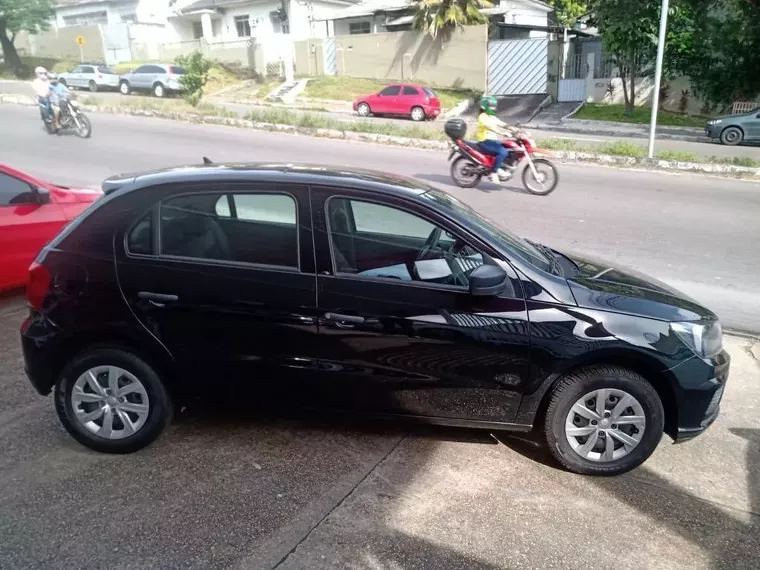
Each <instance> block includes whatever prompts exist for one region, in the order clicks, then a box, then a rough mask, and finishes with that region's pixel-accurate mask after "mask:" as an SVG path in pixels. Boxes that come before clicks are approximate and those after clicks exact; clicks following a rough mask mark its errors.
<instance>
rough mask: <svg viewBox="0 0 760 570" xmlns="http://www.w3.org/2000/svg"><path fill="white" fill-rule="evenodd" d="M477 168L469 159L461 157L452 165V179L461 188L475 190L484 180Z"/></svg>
mask: <svg viewBox="0 0 760 570" xmlns="http://www.w3.org/2000/svg"><path fill="white" fill-rule="evenodd" d="M477 168H478V167H477V165H476V164H475V163H474V162H472V161H471V160H470V159H469V158H466V157H464V156H460V157H459V158H457V159H456V160H455V161H454V162H452V163H451V179H452V180H453V181H454V183H455V184H456V185H457V186H459V187H460V188H474V187H475V186H477V185H478V184H479V183H480V179H481V178H482V176H481V175H480V174H479V173H478V172H477Z"/></svg>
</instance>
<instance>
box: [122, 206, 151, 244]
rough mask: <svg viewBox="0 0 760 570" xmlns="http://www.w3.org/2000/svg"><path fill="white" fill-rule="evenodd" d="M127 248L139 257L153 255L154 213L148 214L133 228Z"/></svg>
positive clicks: (128, 237)
mask: <svg viewBox="0 0 760 570" xmlns="http://www.w3.org/2000/svg"><path fill="white" fill-rule="evenodd" d="M127 248H128V249H129V252H130V253H136V254H139V255H152V254H153V212H152V211H151V212H148V213H147V214H145V215H144V216H143V217H142V218H140V220H139V221H138V222H137V223H136V224H135V225H134V226H132V229H131V230H130V232H129V234H128V235H127Z"/></svg>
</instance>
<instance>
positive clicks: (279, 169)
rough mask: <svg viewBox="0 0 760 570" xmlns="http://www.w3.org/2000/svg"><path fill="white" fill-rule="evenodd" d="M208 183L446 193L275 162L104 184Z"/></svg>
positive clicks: (404, 181) (119, 178) (348, 171)
mask: <svg viewBox="0 0 760 570" xmlns="http://www.w3.org/2000/svg"><path fill="white" fill-rule="evenodd" d="M204 160H208V159H204ZM206 180H214V181H224V180H227V181H230V182H233V181H237V182H240V181H250V182H292V183H299V184H310V185H318V186H338V187H344V188H357V189H366V190H373V191H378V192H381V193H383V194H387V195H395V196H398V197H407V198H414V197H417V196H420V195H422V194H424V193H425V192H431V191H432V192H440V193H443V192H442V191H440V190H438V189H436V188H433V187H432V186H429V185H427V184H424V183H423V182H420V181H418V180H415V179H414V178H410V177H407V176H402V175H397V174H389V173H385V172H378V171H374V170H367V169H361V168H348V167H342V166H326V165H319V164H298V163H275V162H257V163H225V164H216V163H211V161H208V162H207V163H204V164H202V165H189V166H179V167H173V168H164V169H160V170H153V171H149V172H140V173H133V174H119V175H115V176H111V177H109V178H107V179H106V180H104V181H103V184H102V189H103V192H104V193H105V194H112V193H114V192H116V191H117V190H120V189H123V190H124V193H128V192H131V191H136V190H138V189H140V188H145V187H150V186H155V185H159V184H169V183H177V182H180V183H181V182H185V183H192V182H203V181H206Z"/></svg>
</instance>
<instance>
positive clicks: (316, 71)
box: [293, 39, 325, 77]
mask: <svg viewBox="0 0 760 570" xmlns="http://www.w3.org/2000/svg"><path fill="white" fill-rule="evenodd" d="M293 47H294V50H295V64H296V75H303V76H307V77H308V76H314V75H323V74H324V72H325V59H324V52H323V51H322V40H321V39H313V40H303V41H300V42H294V43H293Z"/></svg>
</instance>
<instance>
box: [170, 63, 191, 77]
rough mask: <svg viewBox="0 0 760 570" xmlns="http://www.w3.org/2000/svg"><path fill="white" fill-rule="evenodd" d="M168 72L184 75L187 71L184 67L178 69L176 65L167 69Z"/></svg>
mask: <svg viewBox="0 0 760 570" xmlns="http://www.w3.org/2000/svg"><path fill="white" fill-rule="evenodd" d="M169 72H170V73H173V74H175V75H186V74H187V70H186V69H185V68H184V67H178V66H176V65H172V66H171V67H170V68H169Z"/></svg>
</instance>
